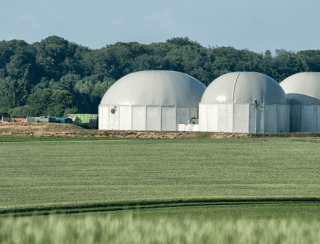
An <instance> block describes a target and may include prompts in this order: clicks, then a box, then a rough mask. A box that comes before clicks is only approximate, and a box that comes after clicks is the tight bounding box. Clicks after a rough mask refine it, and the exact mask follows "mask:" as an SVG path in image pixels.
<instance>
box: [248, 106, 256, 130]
mask: <svg viewBox="0 0 320 244" xmlns="http://www.w3.org/2000/svg"><path fill="white" fill-rule="evenodd" d="M249 133H256V105H254V104H249Z"/></svg>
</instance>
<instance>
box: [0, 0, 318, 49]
mask: <svg viewBox="0 0 320 244" xmlns="http://www.w3.org/2000/svg"><path fill="white" fill-rule="evenodd" d="M0 9H1V15H0V40H7V41H8V40H12V39H21V40H25V41H26V42H28V43H30V44H31V43H33V42H38V41H41V40H42V39H45V38H46V37H48V36H51V35H57V36H60V37H63V38H65V39H67V40H68V41H71V42H75V43H77V44H80V45H82V46H87V47H89V48H92V49H99V48H101V47H104V46H105V45H106V44H114V43H115V42H118V41H120V42H131V41H137V42H139V43H143V44H150V43H152V42H165V41H166V40H167V39H170V38H172V37H189V38H190V39H191V40H193V41H197V42H198V43H200V44H201V45H202V46H205V47H208V46H209V45H210V46H219V47H221V46H231V47H235V48H236V49H249V50H251V51H254V52H258V53H264V52H265V51H266V50H267V49H269V50H271V51H272V53H274V51H275V50H276V49H286V50H289V51H295V52H297V51H300V50H308V49H319V46H320V31H319V29H318V28H319V24H320V14H319V10H320V1H319V0H268V1H266V0H263V1H262V0H242V1H241V0H211V1H209V0H207V1H204V0H196V1H185V0H184V1H182V0H159V1H152V0H117V1H109V0H50V1H49V0H0Z"/></svg>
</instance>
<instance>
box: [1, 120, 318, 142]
mask: <svg viewBox="0 0 320 244" xmlns="http://www.w3.org/2000/svg"><path fill="white" fill-rule="evenodd" d="M0 135H9V136H63V137H113V138H114V137H118V138H170V139H176V138H197V137H205V138H248V137H255V138H257V137H320V133H263V134H261V133H225V132H188V131H186V132H184V131H114V130H91V129H82V128H80V127H77V126H74V125H71V124H55V123H0Z"/></svg>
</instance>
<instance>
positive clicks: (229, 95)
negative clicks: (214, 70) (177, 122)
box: [201, 72, 287, 104]
mask: <svg viewBox="0 0 320 244" xmlns="http://www.w3.org/2000/svg"><path fill="white" fill-rule="evenodd" d="M255 99H257V101H258V103H266V104H275V103H277V104H279V103H283V104H285V103H286V102H287V101H286V94H285V92H284V91H283V90H282V88H281V87H280V86H279V84H278V83H277V82H276V81H275V80H274V79H272V78H271V77H269V76H267V75H264V74H261V73H256V72H232V73H228V74H225V75H222V76H220V77H218V78H217V79H215V80H214V81H213V82H212V83H211V84H210V85H209V86H208V87H207V89H206V91H205V92H204V94H203V96H202V99H201V103H203V104H214V103H240V104H241V103H254V100H255Z"/></svg>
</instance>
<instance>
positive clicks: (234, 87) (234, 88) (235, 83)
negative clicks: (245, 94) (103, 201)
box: [232, 73, 240, 102]
mask: <svg viewBox="0 0 320 244" xmlns="http://www.w3.org/2000/svg"><path fill="white" fill-rule="evenodd" d="M239 75H240V73H238V75H237V78H236V81H235V82H234V86H233V93H232V102H234V92H235V90H236V85H237V81H238V77H239Z"/></svg>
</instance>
